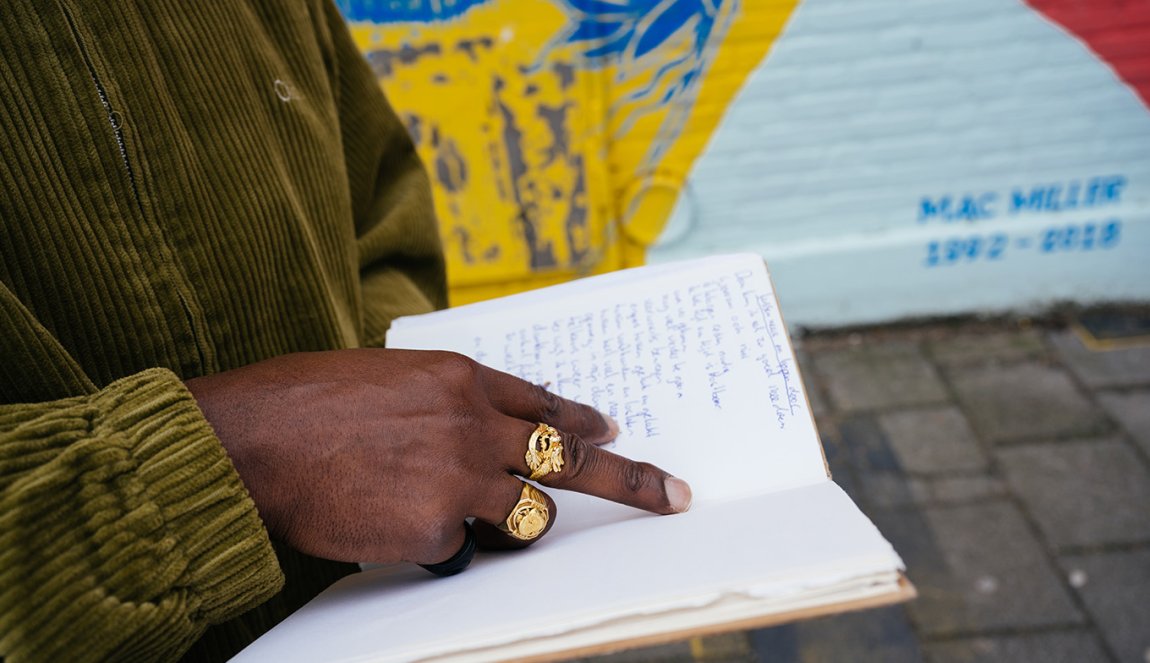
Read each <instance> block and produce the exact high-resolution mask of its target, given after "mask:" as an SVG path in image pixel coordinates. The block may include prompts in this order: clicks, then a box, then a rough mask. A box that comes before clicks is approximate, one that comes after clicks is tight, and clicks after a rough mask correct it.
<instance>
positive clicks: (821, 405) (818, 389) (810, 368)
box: [795, 349, 830, 418]
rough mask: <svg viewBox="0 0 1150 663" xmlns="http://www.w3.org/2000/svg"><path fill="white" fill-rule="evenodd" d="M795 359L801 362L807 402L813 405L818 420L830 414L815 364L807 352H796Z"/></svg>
mask: <svg viewBox="0 0 1150 663" xmlns="http://www.w3.org/2000/svg"><path fill="white" fill-rule="evenodd" d="M795 358H796V359H798V362H799V372H800V373H801V374H802V376H803V386H804V387H805V389H806V393H807V400H808V401H809V402H810V404H811V414H813V415H814V416H815V417H816V418H818V417H821V416H823V415H825V414H827V413H829V412H830V408H829V407H828V406H827V402H826V399H825V398H824V397H823V389H822V384H820V381H819V379H818V376H817V374H816V373H815V367H814V362H813V361H812V360H811V357H810V354H809V353H807V352H806V351H805V350H801V349H800V350H796V351H795Z"/></svg>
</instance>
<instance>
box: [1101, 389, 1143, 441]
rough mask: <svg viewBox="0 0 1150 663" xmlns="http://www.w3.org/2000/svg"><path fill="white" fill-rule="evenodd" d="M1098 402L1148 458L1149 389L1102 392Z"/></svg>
mask: <svg viewBox="0 0 1150 663" xmlns="http://www.w3.org/2000/svg"><path fill="white" fill-rule="evenodd" d="M1098 400H1099V401H1100V402H1101V403H1102V406H1103V407H1104V408H1106V411H1107V412H1109V413H1110V414H1111V416H1113V417H1114V418H1115V419H1117V420H1118V422H1119V423H1121V424H1122V427H1123V428H1125V429H1126V432H1127V433H1130V435H1131V436H1132V437H1133V438H1134V440H1135V441H1136V442H1138V445H1139V446H1141V447H1142V450H1143V451H1144V452H1145V453H1146V455H1147V456H1150V389H1141V390H1138V391H1130V392H1121V393H1120V392H1102V393H1100V394H1098Z"/></svg>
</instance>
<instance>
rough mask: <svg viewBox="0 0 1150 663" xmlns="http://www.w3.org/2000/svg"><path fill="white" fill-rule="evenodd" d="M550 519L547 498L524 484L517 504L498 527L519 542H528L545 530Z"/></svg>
mask: <svg viewBox="0 0 1150 663" xmlns="http://www.w3.org/2000/svg"><path fill="white" fill-rule="evenodd" d="M550 519H551V512H550V510H549V509H548V508H547V497H546V496H544V495H543V493H542V492H540V491H539V489H538V488H536V487H535V486H532V485H531V484H529V483H525V484H523V490H522V491H520V493H519V502H517V503H516V504H515V508H513V509H511V513H510V514H509V515H508V516H507V520H505V521H504V522H503V523H502V524H501V525H499V529H501V530H503V531H504V532H507V533H508V534H510V535H511V536H513V537H515V538H517V539H519V540H521V541H530V540H532V539H534V538H535V537H537V536H539V535H540V534H542V533H543V530H545V529H547V521H548V520H550Z"/></svg>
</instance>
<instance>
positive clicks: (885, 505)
mask: <svg viewBox="0 0 1150 663" xmlns="http://www.w3.org/2000/svg"><path fill="white" fill-rule="evenodd" d="M858 482H859V485H860V488H861V490H860V492H861V496H862V500H863V504H864V505H865V506H866V507H867V508H874V509H891V508H896V507H900V506H910V505H912V504H925V503H928V502H930V501H931V494H930V487H929V486H928V485H927V483H926V482H925V481H923V480H921V479H915V478H913V477H908V476H906V475H905V474H900V473H897V472H865V473H862V474H860V475H859V479H858Z"/></svg>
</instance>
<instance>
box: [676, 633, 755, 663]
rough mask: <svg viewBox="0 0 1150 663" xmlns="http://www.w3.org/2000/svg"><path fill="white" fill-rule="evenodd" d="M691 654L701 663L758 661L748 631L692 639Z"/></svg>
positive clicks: (750, 662)
mask: <svg viewBox="0 0 1150 663" xmlns="http://www.w3.org/2000/svg"><path fill="white" fill-rule="evenodd" d="M691 652H692V653H693V654H694V655H695V660H696V661H698V662H699V663H704V662H706V663H710V662H711V661H714V662H715V663H738V662H739V661H747V663H755V661H757V660H758V657H757V656H755V652H754V651H752V649H751V640H750V637H749V634H748V633H747V632H746V631H740V632H738V633H720V634H719V635H709V636H706V637H703V638H692V639H691Z"/></svg>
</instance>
